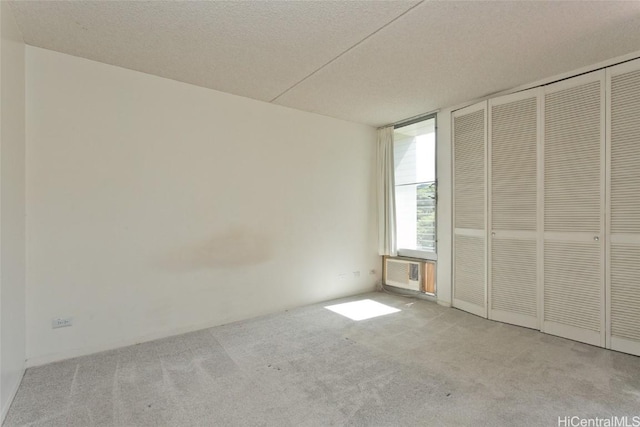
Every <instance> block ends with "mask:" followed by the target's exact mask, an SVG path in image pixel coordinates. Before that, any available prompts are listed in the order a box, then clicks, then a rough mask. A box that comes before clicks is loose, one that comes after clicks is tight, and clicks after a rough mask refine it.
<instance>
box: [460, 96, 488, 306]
mask: <svg viewBox="0 0 640 427" xmlns="http://www.w3.org/2000/svg"><path fill="white" fill-rule="evenodd" d="M486 105H487V103H486V102H483V103H480V104H476V105H474V106H471V107H467V108H465V109H462V110H459V111H456V112H454V113H453V114H452V121H453V123H452V131H453V161H454V164H453V190H454V195H453V218H454V238H453V266H454V267H453V305H454V307H457V308H460V309H462V310H465V311H468V312H470V313H473V314H476V315H478V316H482V317H487V303H486V298H487V297H486V294H487V289H486V282H487V279H486V270H487V269H486V262H487V260H486V209H487V204H486V197H487V196H486V194H487V191H486V184H485V183H486V167H485V165H486V154H485V153H486V143H487V124H486V123H487V108H486Z"/></svg>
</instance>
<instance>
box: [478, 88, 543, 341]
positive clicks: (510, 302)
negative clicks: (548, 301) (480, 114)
mask: <svg viewBox="0 0 640 427" xmlns="http://www.w3.org/2000/svg"><path fill="white" fill-rule="evenodd" d="M540 93H541V89H533V90H529V91H525V92H520V93H515V94H513V95H507V96H503V97H500V98H496V99H492V100H491V101H489V158H488V160H489V224H490V237H489V250H488V255H489V267H488V269H489V286H488V289H489V298H488V301H489V318H490V319H493V320H498V321H501V322H506V323H512V324H515V325H519V326H525V327H529V328H535V329H539V327H540V326H539V325H538V279H537V278H538V272H537V266H538V262H537V258H538V251H537V242H538V209H537V205H538V170H537V164H538V162H537V155H538V140H539V137H538V135H539V131H538V125H539V121H538V117H539V102H540V100H541V96H539V94H540Z"/></svg>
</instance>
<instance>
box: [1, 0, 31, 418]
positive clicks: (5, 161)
mask: <svg viewBox="0 0 640 427" xmlns="http://www.w3.org/2000/svg"><path fill="white" fill-rule="evenodd" d="M0 39H1V40H0V409H1V417H0V422H1V421H2V420H3V419H4V417H5V415H6V413H7V410H8V409H9V404H10V403H11V400H12V399H13V396H14V394H15V392H16V390H17V388H18V385H19V383H20V380H21V378H22V374H23V373H24V365H25V363H24V362H25V107H24V103H25V94H24V93H25V92H24V90H25V86H24V54H25V46H24V43H23V42H22V36H21V34H20V32H19V31H18V28H17V26H16V24H15V22H14V19H13V15H12V13H11V10H10V9H9V6H8V4H7V2H5V1H2V2H0Z"/></svg>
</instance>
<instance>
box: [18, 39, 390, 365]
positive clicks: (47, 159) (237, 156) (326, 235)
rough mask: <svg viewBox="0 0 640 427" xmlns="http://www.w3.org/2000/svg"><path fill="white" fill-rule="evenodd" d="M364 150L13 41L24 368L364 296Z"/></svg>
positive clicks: (367, 235) (299, 123)
mask: <svg viewBox="0 0 640 427" xmlns="http://www.w3.org/2000/svg"><path fill="white" fill-rule="evenodd" d="M212 72H213V71H212ZM374 149H375V130H374V129H373V128H371V127H368V126H364V125H359V124H354V123H349V122H345V121H340V120H336V119H331V118H327V117H323V116H319V115H315V114H310V113H304V112H300V111H297V110H292V109H288V108H284V107H279V106H274V105H270V104H267V103H263V102H258V101H254V100H250V99H247V98H242V97H238V96H234V95H228V94H224V93H221V92H216V91H212V90H208V89H203V88H199V87H195V86H191V85H188V84H184V83H179V82H175V81H172V80H167V79H163V78H159V77H155V76H151V75H147V74H143V73H139V72H134V71H130V70H125V69H122V68H117V67H114V66H110V65H105V64H101V63H97V62H92V61H89V60H85V59H80V58H76V57H72V56H68V55H63V54H60V53H56V52H52V51H47V50H43V49H39V48H33V47H27V165H28V167H27V265H28V271H27V357H28V365H36V364H40V363H45V362H48V361H52V360H56V359H61V358H66V357H70V356H75V355H79V354H85V353H90V352H94V351H97V350H102V349H107V348H113V347H117V346H121V345H125V344H130V343H134V342H139V341H143V340H147V339H152V338H156V337H161V336H166V335H171V334H175V333H180V332H182V331H188V330H192V329H197V328H201V327H205V326H210V325H217V324H222V323H226V322H231V321H235V320H238V319H244V318H248V317H252V316H257V315H261V314H264V313H269V312H274V311H278V310H283V309H285V308H288V307H293V306H299V305H302V304H308V303H313V302H317V301H322V300H327V299H331V298H334V297H340V296H345V295H351V294H356V293H360V292H364V291H370V290H373V289H374V286H375V282H376V281H377V280H379V270H380V265H379V264H380V258H379V257H378V256H377V244H376V224H375V220H376V214H375V212H376V209H375V191H374V187H373V185H374V183H375V176H374V173H375V171H374V156H375V152H374ZM371 269H375V270H376V274H375V275H371V274H369V273H370V270H371ZM356 271H359V272H360V275H359V277H356V275H354V272H356ZM67 316H68V317H73V320H74V325H73V326H72V327H67V328H61V329H55V330H52V328H51V320H52V318H54V317H67Z"/></svg>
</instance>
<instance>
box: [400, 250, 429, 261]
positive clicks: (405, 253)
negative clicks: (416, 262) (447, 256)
mask: <svg viewBox="0 0 640 427" xmlns="http://www.w3.org/2000/svg"><path fill="white" fill-rule="evenodd" d="M398 256H399V257H407V258H418V259H423V260H425V261H437V260H438V254H437V253H435V252H427V251H418V250H415V249H398Z"/></svg>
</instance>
